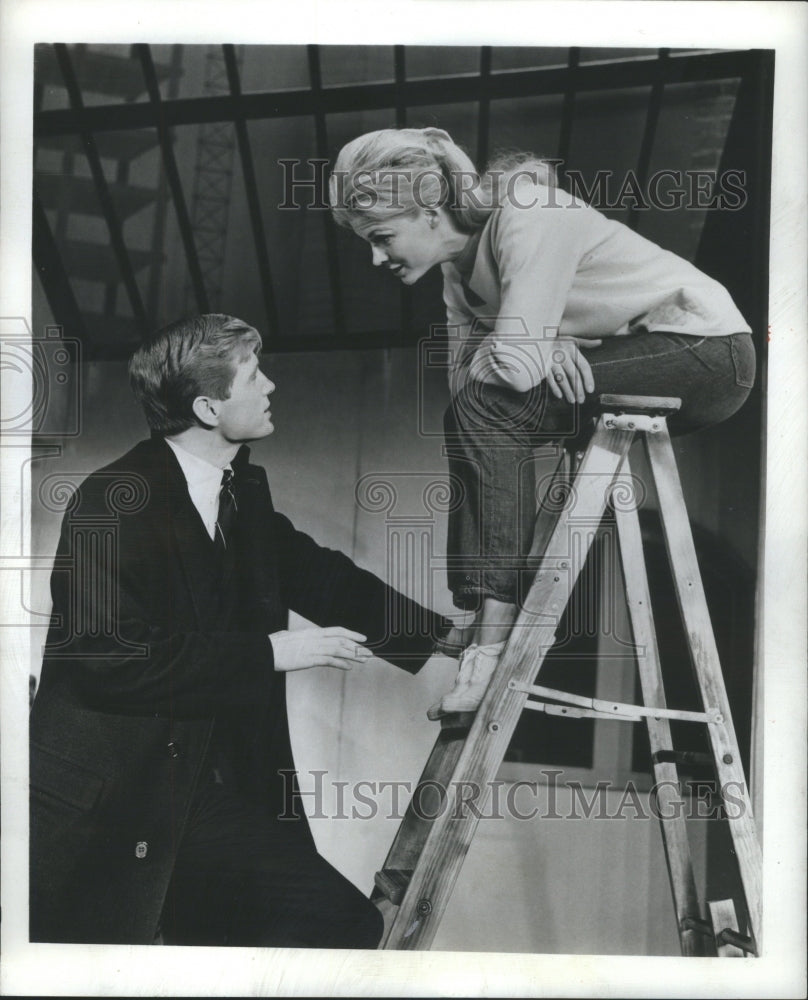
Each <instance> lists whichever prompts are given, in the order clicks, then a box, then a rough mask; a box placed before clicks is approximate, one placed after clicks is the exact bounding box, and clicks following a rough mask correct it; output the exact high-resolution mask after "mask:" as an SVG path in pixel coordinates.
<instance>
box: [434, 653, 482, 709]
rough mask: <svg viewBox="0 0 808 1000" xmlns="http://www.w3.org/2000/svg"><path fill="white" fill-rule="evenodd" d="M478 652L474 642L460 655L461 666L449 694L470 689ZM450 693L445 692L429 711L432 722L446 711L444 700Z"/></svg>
mask: <svg viewBox="0 0 808 1000" xmlns="http://www.w3.org/2000/svg"><path fill="white" fill-rule="evenodd" d="M476 652H477V643H475V642H473V643H472V644H471V645H470V646H466V648H465V649H464V650H463V655H462V656H461V657H460V666H459V668H458V671H457V677H456V678H455V683H454V687H453V688H452V690H451V691H450V692H449V694H459V693H460V692H462V691H466V690H467V689H468V686H469V684H470V683H471V675H472V673H473V672H474V660H475V654H476ZM448 696H449V695H448V694H445V695H444V696H443V698H441V699H440V701H438V702H435V704H434V705H433V706H432V707H431V708H430V709H429V710H428V711H427V713H426V717H427V718H428V719H430V720H431V721H432V722H435V721H436V720H437V719H439V718H440V717H441V716H442V715H445V714H446V712H445V710H444V709H443V701H444V699H445V698H447V697H448Z"/></svg>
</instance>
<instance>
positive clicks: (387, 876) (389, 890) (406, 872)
mask: <svg viewBox="0 0 808 1000" xmlns="http://www.w3.org/2000/svg"><path fill="white" fill-rule="evenodd" d="M412 872H413V870H412V868H407V869H402V870H399V869H396V868H384V869H383V870H382V871H380V872H376V874H375V875H374V877H373V881H374V882H375V884H376V888H377V889H378V890H379V892H381V893H382V895H384V896H385V897H386V898H387V899H389V900H390V902H391V903H393V904H394V905H395V906H400V905H401V901H402V900H403V899H404V893H405V892H406V891H407V886H408V885H409V884H410V879H411V878H412Z"/></svg>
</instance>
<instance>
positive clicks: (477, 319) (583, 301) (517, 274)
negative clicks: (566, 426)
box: [442, 179, 750, 391]
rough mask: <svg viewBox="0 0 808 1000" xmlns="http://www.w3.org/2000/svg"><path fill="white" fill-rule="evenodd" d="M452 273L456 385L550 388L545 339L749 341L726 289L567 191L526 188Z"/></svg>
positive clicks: (450, 319) (446, 272) (447, 282)
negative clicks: (540, 352)
mask: <svg viewBox="0 0 808 1000" xmlns="http://www.w3.org/2000/svg"><path fill="white" fill-rule="evenodd" d="M442 270H443V294H444V301H445V303H446V311H447V323H448V325H449V327H450V330H449V335H450V344H452V346H453V347H454V348H455V349H454V351H453V352H452V353H453V363H452V372H451V374H450V381H451V382H452V383H453V384H455V385H456V384H459V382H462V381H464V380H465V377H467V375H468V370H469V365H472V377H475V378H480V379H482V380H483V381H486V382H493V383H495V384H499V385H504V386H507V387H509V388H513V389H517V390H519V391H525V390H526V389H529V388H530V387H531V386H533V385H536V384H537V383H538V382H539V381H540V380H541V374H540V372H539V368H538V367H537V364H536V363H535V359H531V349H530V348H531V344H532V342H534V341H535V340H536V339H538V338H548V337H556V336H566V337H580V338H586V339H596V338H600V337H614V336H624V335H628V334H634V333H641V332H643V331H661V330H664V331H667V332H673V333H682V334H689V335H694V336H700V337H720V336H727V335H729V334H733V333H740V332H750V330H749V325H748V324H747V322H746V320H744V318H743V316H742V315H741V313H740V312H739V311H738V309H737V307H736V306H735V304H734V302H733V301H732V299H731V297H730V295H729V293H728V292H727V290H726V289H725V288H724V287H723V286H722V285H720V284H719V283H718V282H717V281H714V280H713V279H712V278H709V277H708V276H707V275H706V274H704V273H702V272H701V271H699V270H698V268H696V267H694V266H693V265H692V264H690V263H688V262H687V261H686V260H684V259H682V258H681V257H678V256H677V255H676V254H674V253H671V252H670V251H668V250H663V249H661V248H660V247H658V246H657V245H656V244H655V243H652V242H651V241H650V240H647V239H645V238H644V237H642V236H639V235H638V234H637V233H635V232H633V231H632V230H631V229H629V228H628V227H627V226H625V225H623V224H622V223H619V222H616V221H614V220H611V219H608V218H606V216H604V215H603V214H602V213H601V212H598V211H597V210H596V209H594V208H592V207H591V206H589V205H587V204H586V203H585V202H583V201H581V200H580V199H578V198H575V197H574V196H573V195H571V194H568V193H567V192H566V191H563V190H561V189H558V188H555V189H553V188H548V187H544V186H542V185H536V184H533V183H532V182H531V181H530V180H527V179H525V180H520V181H519V182H518V183H517V184H516V186H515V188H514V190H513V197H511V198H510V199H506V201H505V203H504V204H503V207H502V208H500V209H498V210H496V211H494V212H493V213H492V214H491V217H490V218H489V219H488V221H487V222H486V224H485V226H484V227H483V229H482V230H481V231H480V232H479V233H477V234H475V236H473V237H472V239H471V240H470V241H469V244H468V245H467V246H466V248H465V249H464V251H463V252H462V254H461V255H460V257H458V258H457V259H456V260H454V261H452V262H450V263H445V264H443V265H442ZM464 283H465V288H464ZM455 338H456V339H455ZM516 345H519V346H516ZM514 348H516V349H515V350H514ZM522 356H523V357H524V359H525V363H524V364H521V363H519V360H518V359H519V357H522ZM515 358H516V359H517V360H516V363H515V362H514V359H515ZM458 380H459V381H458Z"/></svg>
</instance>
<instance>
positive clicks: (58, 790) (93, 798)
mask: <svg viewBox="0 0 808 1000" xmlns="http://www.w3.org/2000/svg"><path fill="white" fill-rule="evenodd" d="M30 787H31V794H32V795H39V796H45V797H47V798H50V799H58V801H59V802H62V803H64V804H65V805H68V806H72V807H73V808H74V809H78V810H80V811H81V812H87V811H89V810H90V809H92V808H93V806H94V805H95V804H96V802H97V801H98V798H99V796H100V795H101V790H102V789H103V787H104V778H103V777H102V776H101V775H99V774H96V773H95V772H93V771H90V770H88V769H87V768H86V767H83V766H82V765H81V764H76V763H74V762H73V761H71V760H67V759H66V758H64V757H61V756H59V755H57V754H55V753H53V752H52V751H51V750H47V749H45V747H43V746H39V745H38V744H36V743H33V744H31V775H30Z"/></svg>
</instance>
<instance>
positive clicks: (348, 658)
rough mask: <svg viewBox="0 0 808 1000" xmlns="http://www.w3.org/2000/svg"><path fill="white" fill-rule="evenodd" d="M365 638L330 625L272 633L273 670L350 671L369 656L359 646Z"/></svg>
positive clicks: (270, 639) (369, 657)
mask: <svg viewBox="0 0 808 1000" xmlns="http://www.w3.org/2000/svg"><path fill="white" fill-rule="evenodd" d="M366 638H367V637H366V636H364V635H362V634H361V633H359V632H351V631H349V630H348V629H347V628H341V627H340V626H334V627H332V628H302V629H295V630H294V631H292V632H288V631H284V632H273V633H272V635H270V637H269V641H270V642H271V643H272V653H273V655H274V658H275V669H276V670H280V671H289V670H308V669H309V667H338V668H339V669H340V670H350V669H351V667H352V666H353V665H354V664H355V663H365V662H366V661H367V660H369V659H371V657H372V656H373V653H371V651H370V650H369V649H366V648H365V647H364V646H363V645H361V643H363V642H364V641H365V639H366Z"/></svg>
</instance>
